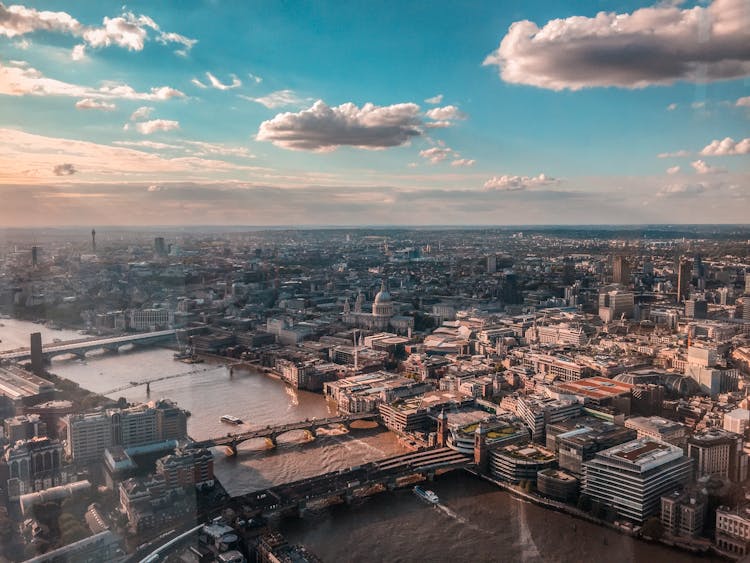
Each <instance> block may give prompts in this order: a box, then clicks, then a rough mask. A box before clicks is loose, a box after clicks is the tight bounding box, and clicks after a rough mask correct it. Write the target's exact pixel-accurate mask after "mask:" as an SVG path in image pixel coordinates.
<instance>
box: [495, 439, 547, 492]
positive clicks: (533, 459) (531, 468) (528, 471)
mask: <svg viewBox="0 0 750 563" xmlns="http://www.w3.org/2000/svg"><path fill="white" fill-rule="evenodd" d="M556 465H557V459H556V458H555V454H554V452H551V451H549V450H548V449H546V448H543V447H541V446H537V445H533V444H511V445H509V446H504V447H501V448H498V449H494V450H491V451H490V471H491V472H492V475H493V476H495V477H497V478H498V479H500V480H501V481H507V482H509V483H520V482H521V481H531V482H533V483H536V479H537V473H538V472H539V471H542V470H544V469H550V468H553V467H554V466H556Z"/></svg>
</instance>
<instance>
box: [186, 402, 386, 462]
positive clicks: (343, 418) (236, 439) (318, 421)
mask: <svg viewBox="0 0 750 563" xmlns="http://www.w3.org/2000/svg"><path fill="white" fill-rule="evenodd" d="M378 416H379V415H378V413H373V412H370V413H359V414H342V415H340V416H333V417H330V418H310V419H307V420H302V421H299V422H290V423H287V424H280V425H278V426H266V427H265V428H257V429H255V430H249V431H247V432H240V433H238V434H232V433H231V432H230V433H229V434H227V435H226V436H219V437H216V438H209V439H208V440H201V441H198V442H193V443H192V444H190V447H194V448H213V447H216V446H227V447H229V448H231V449H232V452H234V453H235V454H236V453H237V446H238V445H240V444H241V443H242V442H246V441H247V440H252V439H253V438H267V439H268V440H270V441H271V443H272V444H273V445H274V446H275V445H276V439H277V438H278V437H279V436H281V435H282V434H286V433H287V432H291V431H292V430H306V431H308V432H309V433H310V435H312V436H313V437H315V435H316V430H317V429H318V428H321V427H323V426H328V425H331V424H344V425H348V424H349V423H351V422H354V421H355V420H374V419H376V418H378Z"/></svg>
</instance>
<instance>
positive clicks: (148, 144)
mask: <svg viewBox="0 0 750 563" xmlns="http://www.w3.org/2000/svg"><path fill="white" fill-rule="evenodd" d="M112 144H113V145H117V146H118V147H137V148H144V149H154V150H167V149H181V148H182V147H181V146H180V145H170V144H167V143H157V142H156V141H113V142H112Z"/></svg>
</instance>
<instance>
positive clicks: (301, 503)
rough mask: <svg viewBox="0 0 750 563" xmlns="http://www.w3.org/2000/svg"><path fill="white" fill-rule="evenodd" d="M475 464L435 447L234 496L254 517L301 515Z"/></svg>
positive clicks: (461, 456)
mask: <svg viewBox="0 0 750 563" xmlns="http://www.w3.org/2000/svg"><path fill="white" fill-rule="evenodd" d="M472 465H473V459H472V458H471V457H469V456H466V455H464V454H462V453H460V452H457V451H455V450H452V449H450V448H433V449H427V450H422V451H418V452H411V453H408V454H404V455H400V456H395V457H391V458H387V459H383V460H380V461H375V462H371V463H366V464H363V465H358V466H355V467H350V468H348V469H343V470H341V471H332V472H329V473H324V474H323V475H317V476H315V477H310V478H308V479H301V480H299V481H295V482H292V483H286V484H284V485H278V486H276V487H271V488H269V489H265V490H262V491H256V492H253V493H249V494H246V495H242V496H239V497H233V499H232V503H233V504H234V505H236V506H237V507H238V508H241V509H242V510H243V511H247V512H249V513H250V514H251V515H253V516H256V515H264V516H268V515H271V514H283V513H294V512H297V513H298V514H299V513H303V512H304V511H305V510H306V509H308V508H309V507H310V506H315V505H316V504H319V503H321V502H333V503H336V502H350V501H352V500H353V499H354V498H357V497H363V496H367V495H369V494H373V493H374V492H377V490H389V489H394V488H396V487H397V486H398V483H399V481H401V482H402V483H403V480H404V479H406V478H410V477H415V476H418V477H420V478H423V479H432V478H433V477H434V476H435V474H436V473H437V472H445V471H450V470H454V469H461V468H465V467H469V466H472ZM378 486H379V487H378Z"/></svg>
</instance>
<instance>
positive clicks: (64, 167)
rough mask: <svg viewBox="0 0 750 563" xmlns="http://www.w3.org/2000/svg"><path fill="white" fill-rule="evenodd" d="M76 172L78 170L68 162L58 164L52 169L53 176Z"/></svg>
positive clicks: (70, 174)
mask: <svg viewBox="0 0 750 563" xmlns="http://www.w3.org/2000/svg"><path fill="white" fill-rule="evenodd" d="M76 172H78V170H76V167H75V166H73V165H72V164H70V163H66V164H58V165H57V166H55V167H54V168H53V169H52V173H53V174H54V175H55V176H72V175H73V174H75V173H76Z"/></svg>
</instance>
